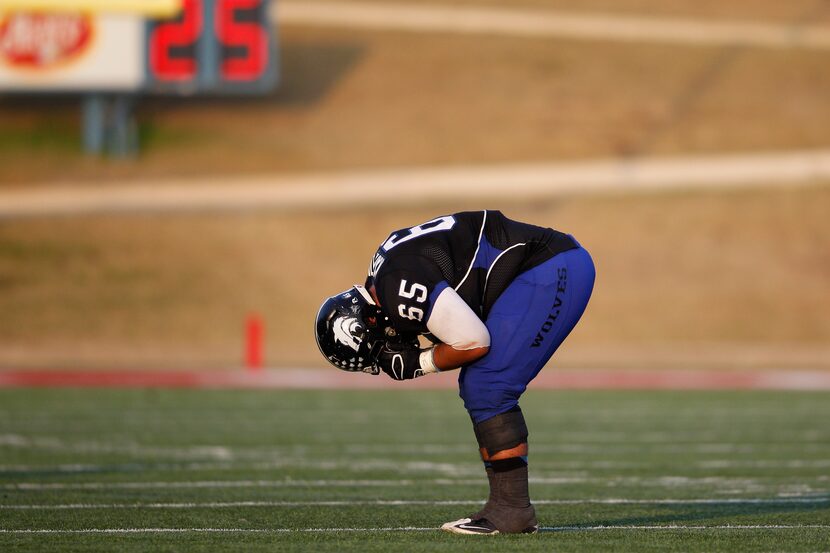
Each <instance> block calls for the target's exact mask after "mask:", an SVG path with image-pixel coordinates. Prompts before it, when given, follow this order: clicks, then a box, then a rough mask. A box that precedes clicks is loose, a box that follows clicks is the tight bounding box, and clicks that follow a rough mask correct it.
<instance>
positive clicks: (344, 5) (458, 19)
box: [275, 0, 830, 50]
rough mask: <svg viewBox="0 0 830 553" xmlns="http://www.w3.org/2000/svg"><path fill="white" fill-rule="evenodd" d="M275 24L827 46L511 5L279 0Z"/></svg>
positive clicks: (821, 40)
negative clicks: (484, 5)
mask: <svg viewBox="0 0 830 553" xmlns="http://www.w3.org/2000/svg"><path fill="white" fill-rule="evenodd" d="M275 15H276V16H275V22H277V23H282V24H288V25H313V26H323V27H344V28H357V29H383V30H395V31H415V32H429V33H435V32H439V33H447V32H449V33H463V34H470V33H472V34H489V35H507V36H518V37H536V38H542V37H551V38H565V39H576V40H602V41H622V42H642V43H656V44H682V45H698V46H748V47H760V48H806V49H817V50H828V49H830V27H825V26H820V27H815V26H811V25H810V24H809V23H808V22H805V21H801V22H798V23H794V24H789V25H788V24H780V23H779V24H772V23H754V22H745V21H744V22H742V21H733V22H723V21H721V22H713V21H704V20H700V19H689V18H678V17H675V18H667V17H662V18H657V17H653V16H652V17H644V16H639V17H635V16H630V15H629V16H624V15H620V14H614V15H610V14H587V13H578V12H573V11H569V12H566V11H551V10H540V9H535V10H532V9H528V8H516V7H510V8H505V7H481V6H447V5H437V4H431V5H422V4H413V3H409V4H407V3H382V4H381V3H377V2H375V3H373V2H325V1H305V0H303V1H301V2H297V1H287V2H286V1H281V2H278V4H277V11H276V14H275Z"/></svg>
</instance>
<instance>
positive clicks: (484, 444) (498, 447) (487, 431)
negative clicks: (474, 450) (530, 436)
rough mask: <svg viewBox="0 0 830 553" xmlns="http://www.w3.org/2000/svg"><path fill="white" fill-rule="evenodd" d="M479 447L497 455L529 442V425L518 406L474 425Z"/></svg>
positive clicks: (489, 453)
mask: <svg viewBox="0 0 830 553" xmlns="http://www.w3.org/2000/svg"><path fill="white" fill-rule="evenodd" d="M473 431H474V432H475V434H476V440H478V447H480V448H481V449H484V450H485V451H487V454H488V455H495V454H496V453H498V452H499V451H504V450H506V449H513V448H514V447H516V446H518V445H520V444H523V443H526V442H527V425H525V418H524V415H522V410H521V409H519V407H518V406H516V407H514V408H513V409H511V410H510V411H507V412H506V413H502V414H500V415H496V416H495V417H492V418H489V419H487V420H485V421H482V422H480V423H478V424H474V425H473Z"/></svg>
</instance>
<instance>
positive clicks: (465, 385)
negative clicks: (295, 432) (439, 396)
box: [315, 211, 595, 534]
mask: <svg viewBox="0 0 830 553" xmlns="http://www.w3.org/2000/svg"><path fill="white" fill-rule="evenodd" d="M594 276H595V272H594V264H593V262H592V260H591V256H590V255H589V254H588V252H587V251H585V249H583V248H582V247H581V246H580V245H579V243H578V242H577V241H576V240H575V239H574V238H573V237H572V236H570V235H568V234H563V233H561V232H558V231H555V230H552V229H549V228H542V227H538V226H534V225H529V224H525V223H520V222H517V221H513V220H510V219H508V218H507V217H505V216H504V215H502V213H501V212H499V211H473V212H464V213H456V214H453V215H445V216H443V217H438V218H436V219H433V220H431V221H428V222H426V223H423V224H421V225H418V226H415V227H412V228H407V229H402V230H397V231H395V232H393V233H392V234H390V235H389V238H387V239H386V241H385V242H383V244H381V246H380V248H379V249H378V250H377V253H375V255H374V257H373V258H372V260H371V263H370V265H369V276H368V278H367V279H366V283H365V286H360V285H355V286H353V287H352V288H350V289H349V290H346V291H345V292H342V293H340V294H338V295H336V296H332V297H330V298H328V299H326V300H325V301H324V302H323V305H322V306H321V307H320V310H319V312H318V313H317V320H316V325H315V330H316V336H317V345H318V346H319V347H320V351H321V352H322V353H323V355H324V356H325V357H326V359H328V360H329V362H331V363H332V364H333V365H335V366H336V367H338V368H340V369H343V370H346V371H359V372H368V373H371V374H379V373H380V372H381V371H383V372H384V373H386V374H388V375H389V376H390V377H392V378H393V379H395V380H409V379H412V378H418V377H422V376H424V375H428V374H430V373H437V372H442V371H448V370H452V369H456V368H461V372H460V374H459V376H458V384H459V389H460V395H461V398H462V399H463V400H464V406H465V407H466V409H467V411H468V412H469V414H470V418H471V419H472V422H473V430H474V432H475V436H476V440H477V441H478V446H479V451H480V452H481V459H482V460H483V461H484V467H485V470H486V472H487V477H488V479H489V482H490V497H489V499H488V500H487V503H486V504H485V505H484V507H483V508H482V509H481V510H480V511H479V512H477V513H475V514H473V515H470V516H468V517H465V518H462V519H460V520H457V521H454V522H448V523H446V524H444V525H443V526H442V527H441V528H442V529H443V530H446V531H448V532H454V533H459V534H498V533H533V532H535V531H536V530H537V528H538V525H537V521H536V513H535V510H534V508H533V505H532V504H531V502H530V497H529V493H528V476H527V475H528V471H527V456H528V430H527V426H526V425H525V420H524V417H523V416H522V411H521V409H520V408H519V398H520V397H521V395H522V393H523V392H524V391H525V389H526V388H527V385H528V383H530V381H531V380H533V378H534V377H535V376H536V375H537V374H538V372H539V370H540V369H541V368H542V367H543V366H544V365H545V363H546V362H547V361H548V359H550V357H551V356H552V355H553V352H554V351H556V349H557V348H558V347H559V345H560V344H561V343H562V341H563V340H564V339H565V338H566V337H567V336H568V334H569V333H570V332H571V330H572V329H573V328H574V326H575V325H576V323H577V321H579V319H580V317H581V316H582V313H583V312H584V311H585V307H586V305H587V304H588V299H589V298H590V296H591V291H592V289H593V286H594ZM418 336H425V337H426V338H427V339H428V340H429V341H430V342H432V344H433V345H432V346H431V347H428V348H422V347H421V345H420V342H419V340H418ZM425 343H427V342H426V341H425Z"/></svg>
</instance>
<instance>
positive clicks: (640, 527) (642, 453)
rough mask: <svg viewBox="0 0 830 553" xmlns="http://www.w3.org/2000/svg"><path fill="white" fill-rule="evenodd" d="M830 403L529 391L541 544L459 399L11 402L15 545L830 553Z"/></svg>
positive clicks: (7, 431)
mask: <svg viewBox="0 0 830 553" xmlns="http://www.w3.org/2000/svg"><path fill="white" fill-rule="evenodd" d="M828 399H830V398H828V394H827V393H826V392H824V393H821V392H782V391H754V392H745V391H744V392H738V391H697V392H689V391H687V392H677V391H595V390H594V391H550V390H534V389H531V390H529V391H528V393H527V394H526V396H525V398H524V399H523V408H524V411H525V415H526V417H527V419H528V424H529V426H530V430H531V456H530V467H531V493H532V496H533V498H534V500H535V502H536V506H537V511H538V514H539V519H540V524H541V525H542V527H543V532H540V533H539V534H538V535H535V536H501V537H498V538H496V539H487V540H484V541H482V540H476V539H469V538H467V539H464V538H461V539H459V537H456V536H451V535H448V534H444V533H441V532H440V531H438V530H437V529H436V528H437V526H438V525H440V524H441V523H442V522H444V521H446V520H451V519H453V518H458V517H460V516H463V515H465V514H467V513H469V512H471V511H472V510H474V509H476V508H477V506H478V505H479V503H480V501H481V500H482V499H483V498H484V495H485V493H486V485H485V479H484V477H483V471H482V469H481V466H480V461H478V459H477V452H476V449H475V444H474V443H473V441H474V440H473V438H472V433H471V431H470V424H469V421H468V419H467V416H466V414H465V412H464V410H463V407H462V405H461V402H460V400H459V399H458V398H457V397H456V394H455V392H452V391H448V390H410V389H407V388H406V387H405V386H402V387H399V391H394V392H393V391H389V390H364V391H355V390H351V391H347V390H340V391H334V390H283V391H277V390H271V391H257V390H160V389H147V390H113V389H96V390H90V389H55V390H35V389H27V388H18V389H3V390H0V454H1V456H0V459H2V461H0V521H2V522H0V549H3V550H6V551H8V550H15V551H17V550H43V549H44V548H47V547H48V548H57V549H63V550H67V549H71V550H73V551H112V550H119V551H146V550H164V551H172V550H196V549H198V550H200V551H229V550H230V551H243V550H244V551H265V550H268V551H274V550H277V551H301V550H303V551H307V550H309V549H313V550H315V551H390V550H400V551H425V552H426V551H489V550H494V551H495V550H500V551H503V550H505V549H506V548H507V549H510V548H516V547H521V548H522V549H523V550H525V551H528V552H534V551H550V550H551V548H555V549H556V550H557V551H596V550H608V549H614V550H618V551H644V550H645V551H648V550H660V551H680V550H682V551H758V550H761V551H823V550H826V549H827V547H828V545H830V541H828V536H830V480H828V475H827V473H828V467H829V465H828V462H830V461H828V460H829V459H830V429H828V427H827V425H826V421H827V420H828V417H830V401H828Z"/></svg>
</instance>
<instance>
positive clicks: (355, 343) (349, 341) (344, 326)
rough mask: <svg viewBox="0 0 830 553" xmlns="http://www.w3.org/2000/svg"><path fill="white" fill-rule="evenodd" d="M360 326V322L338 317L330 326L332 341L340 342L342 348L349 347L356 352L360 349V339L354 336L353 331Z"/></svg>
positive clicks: (352, 318)
mask: <svg viewBox="0 0 830 553" xmlns="http://www.w3.org/2000/svg"><path fill="white" fill-rule="evenodd" d="M359 326H360V322H359V321H358V320H357V319H355V318H354V317H345V316H344V317H338V318H336V319H335V320H334V323H333V324H332V330H333V331H334V341H335V342H340V343H341V344H343V345H344V346H349V347H350V348H352V349H353V350H355V351H357V350H358V348H360V342H361V341H362V340H361V339H360V338H358V337H357V336H355V335H354V332H355V330H356V329H357V328H358V327H359Z"/></svg>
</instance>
